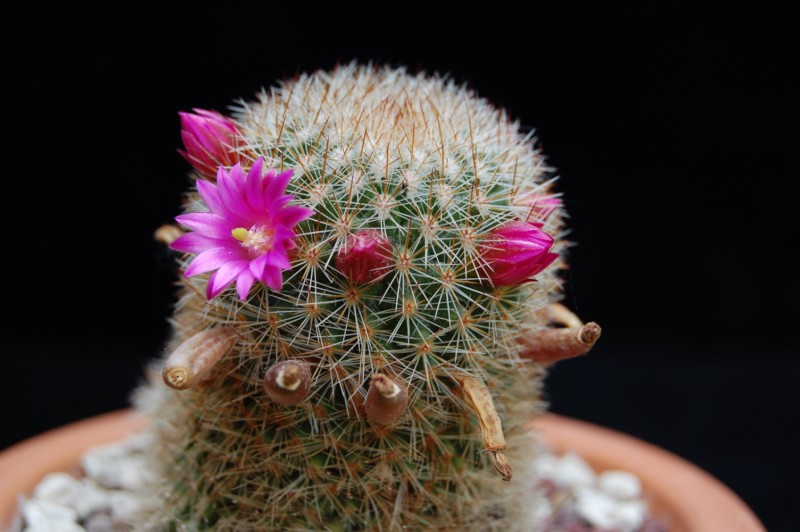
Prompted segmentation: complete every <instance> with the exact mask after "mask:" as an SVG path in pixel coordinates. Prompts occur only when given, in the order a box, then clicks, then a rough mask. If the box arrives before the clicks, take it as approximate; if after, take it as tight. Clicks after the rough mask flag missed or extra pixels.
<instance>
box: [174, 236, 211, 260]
mask: <svg viewBox="0 0 800 532" xmlns="http://www.w3.org/2000/svg"><path fill="white" fill-rule="evenodd" d="M219 242H220V241H219V240H216V239H214V238H210V237H207V236H206V235H201V234H200V233H186V234H185V235H181V236H179V237H178V238H176V239H175V241H174V242H173V243H172V244H170V245H169V247H170V248H172V249H174V250H175V251H182V252H184V253H192V254H194V255H199V254H200V253H202V252H203V251H205V250H207V249H209V248H213V247H215V246H218V245H219Z"/></svg>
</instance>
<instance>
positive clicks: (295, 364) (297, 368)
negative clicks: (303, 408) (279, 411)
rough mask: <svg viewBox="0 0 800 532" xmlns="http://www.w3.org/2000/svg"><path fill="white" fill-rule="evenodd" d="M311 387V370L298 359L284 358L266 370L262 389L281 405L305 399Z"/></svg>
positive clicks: (292, 403)
mask: <svg viewBox="0 0 800 532" xmlns="http://www.w3.org/2000/svg"><path fill="white" fill-rule="evenodd" d="M310 389H311V370H310V369H309V367H308V364H306V363H305V362H301V361H299V360H284V361H283V362H278V363H277V364H275V365H274V366H272V367H271V368H269V369H268V370H267V374H266V375H265V376H264V390H266V392H267V395H269V397H270V399H272V400H273V401H275V402H276V403H278V404H281V405H287V406H288V405H296V404H297V403H301V402H303V401H305V399H306V398H307V397H308V392H309V390H310Z"/></svg>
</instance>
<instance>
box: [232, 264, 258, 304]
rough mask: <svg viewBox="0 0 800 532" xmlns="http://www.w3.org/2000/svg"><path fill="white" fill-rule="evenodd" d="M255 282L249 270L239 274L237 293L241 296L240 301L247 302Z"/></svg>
mask: <svg viewBox="0 0 800 532" xmlns="http://www.w3.org/2000/svg"><path fill="white" fill-rule="evenodd" d="M255 282H256V278H255V277H254V276H253V274H252V273H250V270H249V269H245V270H243V271H242V273H240V274H239V277H237V278H236V292H237V293H238V294H239V299H241V300H242V301H247V295H248V294H249V293H250V289H251V288H252V287H253V283H255Z"/></svg>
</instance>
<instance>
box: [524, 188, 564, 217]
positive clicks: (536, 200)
mask: <svg viewBox="0 0 800 532" xmlns="http://www.w3.org/2000/svg"><path fill="white" fill-rule="evenodd" d="M517 204H518V205H525V206H527V207H530V208H531V211H530V214H529V215H528V219H533V220H538V221H542V222H543V221H545V220H547V218H549V217H550V215H551V214H553V212H554V211H555V210H556V209H558V208H559V207H561V205H562V202H561V198H556V197H553V196H540V195H538V194H534V195H532V196H528V197H525V198H522V199H520V200H518V201H517Z"/></svg>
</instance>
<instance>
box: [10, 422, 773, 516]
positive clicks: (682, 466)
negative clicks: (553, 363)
mask: <svg viewBox="0 0 800 532" xmlns="http://www.w3.org/2000/svg"><path fill="white" fill-rule="evenodd" d="M142 426H144V421H143V420H142V419H141V418H139V417H137V416H136V415H134V414H133V413H132V412H131V411H129V410H124V411H119V412H112V413H110V414H105V415H102V416H98V417H93V418H90V419H87V420H85V421H81V422H78V423H73V424H71V425H67V426H65V427H62V428H59V429H55V430H52V431H50V432H46V433H44V434H42V435H40V436H37V437H35V438H31V439H30V440H27V441H24V442H22V443H20V444H17V445H15V446H13V447H10V448H9V449H7V450H5V451H4V452H2V453H0V524H3V525H7V524H8V523H9V522H10V521H11V519H12V517H13V515H14V513H15V512H16V501H17V495H18V494H20V493H30V491H31V490H32V489H33V488H34V487H35V486H36V483H37V482H38V481H39V480H40V479H41V478H42V477H43V476H44V475H45V474H46V473H48V472H51V471H72V472H75V471H76V470H77V467H76V465H75V464H76V463H77V461H78V458H79V457H80V455H81V454H82V453H83V451H84V450H85V449H86V448H87V447H89V446H92V445H102V444H104V443H110V442H113V441H115V440H119V439H121V438H122V437H124V436H125V435H127V434H129V433H131V432H133V431H135V430H137V429H139V428H141V427H142ZM533 427H534V428H535V429H536V430H538V431H539V433H540V434H541V435H542V437H543V438H544V440H545V441H546V442H547V443H548V444H549V445H551V446H552V447H553V449H554V450H555V451H556V452H558V453H561V452H564V451H573V452H576V453H578V454H579V455H581V456H582V457H583V458H584V459H585V460H586V461H587V462H589V464H591V466H592V467H593V468H594V469H595V470H596V471H604V470H607V469H623V470H627V471H631V472H635V473H636V474H637V475H638V476H639V478H640V479H641V480H642V483H643V485H644V488H645V490H646V492H647V493H648V495H649V500H650V504H651V509H652V511H653V513H654V514H655V515H657V516H660V517H664V518H665V519H667V521H668V523H669V528H670V530H671V531H698V532H709V531H712V532H713V531H724V532H736V531H741V532H751V531H753V532H756V531H763V530H764V527H763V526H762V525H761V523H760V522H759V520H758V518H756V516H755V515H754V514H753V512H752V511H750V509H749V508H748V507H747V506H746V505H745V504H744V503H743V502H742V501H741V499H739V498H738V497H737V496H736V495H735V494H734V493H733V492H731V491H730V490H729V489H728V488H726V487H725V486H724V485H723V484H721V483H720V482H719V481H717V480H716V479H714V478H713V477H711V476H710V475H708V474H707V473H705V472H703V471H702V470H700V469H698V468H697V467H696V466H694V465H692V464H690V463H689V462H686V461H685V460H682V459H681V458H678V457H677V456H675V455H673V454H671V453H668V452H667V451H664V450H663V449H659V448H658V447H655V446H653V445H650V444H647V443H644V442H642V441H640V440H637V439H635V438H632V437H630V436H626V435H624V434H620V433H618V432H614V431H611V430H608V429H604V428H601V427H597V426H595V425H591V424H589V423H584V422H582V421H576V420H573V419H569V418H564V417H561V416H556V415H554V414H547V415H544V416H542V417H541V418H540V419H538V420H536V422H535V423H533Z"/></svg>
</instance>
